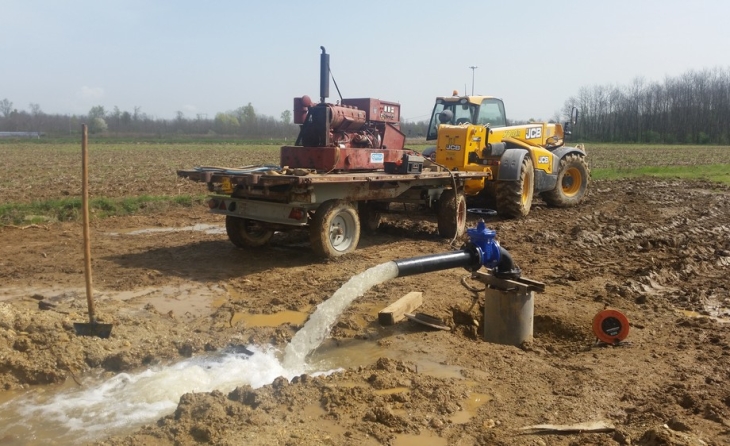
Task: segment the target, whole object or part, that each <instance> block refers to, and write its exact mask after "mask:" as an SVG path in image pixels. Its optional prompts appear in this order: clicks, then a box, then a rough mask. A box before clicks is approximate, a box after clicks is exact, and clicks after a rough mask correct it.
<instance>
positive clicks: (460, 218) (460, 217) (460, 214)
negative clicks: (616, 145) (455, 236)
mask: <svg viewBox="0 0 730 446" xmlns="http://www.w3.org/2000/svg"><path fill="white" fill-rule="evenodd" d="M457 203H458V206H459V209H458V211H457V212H456V228H457V230H456V232H457V233H458V232H459V229H460V228H463V227H465V226H466V200H457Z"/></svg>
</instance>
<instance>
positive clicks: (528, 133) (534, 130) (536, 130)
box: [525, 127, 542, 139]
mask: <svg viewBox="0 0 730 446" xmlns="http://www.w3.org/2000/svg"><path fill="white" fill-rule="evenodd" d="M541 137H542V127H530V128H529V129H527V130H525V139H535V138H541Z"/></svg>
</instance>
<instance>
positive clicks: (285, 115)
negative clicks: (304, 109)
mask: <svg viewBox="0 0 730 446" xmlns="http://www.w3.org/2000/svg"><path fill="white" fill-rule="evenodd" d="M281 122H283V123H284V124H287V125H288V124H290V123H291V110H284V111H283V112H281Z"/></svg>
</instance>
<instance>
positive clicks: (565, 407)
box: [0, 180, 730, 446]
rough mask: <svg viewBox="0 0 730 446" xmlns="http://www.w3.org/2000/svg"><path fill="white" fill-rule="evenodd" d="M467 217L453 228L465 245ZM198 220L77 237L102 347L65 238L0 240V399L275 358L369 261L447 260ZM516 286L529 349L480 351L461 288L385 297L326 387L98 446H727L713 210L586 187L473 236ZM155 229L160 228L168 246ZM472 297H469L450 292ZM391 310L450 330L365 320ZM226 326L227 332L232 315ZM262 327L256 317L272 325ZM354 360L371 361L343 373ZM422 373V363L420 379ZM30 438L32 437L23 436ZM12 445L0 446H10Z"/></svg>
mask: <svg viewBox="0 0 730 446" xmlns="http://www.w3.org/2000/svg"><path fill="white" fill-rule="evenodd" d="M474 222H475V220H474V219H471V220H470V222H469V225H470V226H473V225H474ZM222 224H223V222H222V220H221V218H220V217H217V216H213V215H210V214H208V213H206V210H205V209H204V208H203V207H202V206H201V207H200V208H197V207H195V208H173V209H171V210H169V211H168V212H165V213H162V214H150V215H145V216H131V217H114V218H107V219H94V220H93V221H92V233H91V235H92V257H93V262H92V266H93V278H94V293H95V296H96V304H97V312H98V313H99V318H100V320H101V321H102V322H109V323H113V324H114V328H113V333H112V336H111V338H109V339H104V340H102V339H97V338H88V337H77V336H76V335H75V334H74V329H73V322H84V321H86V320H87V316H86V300H85V293H84V274H83V249H82V236H81V234H82V232H81V225H80V224H79V223H78V222H74V223H68V222H66V223H48V224H39V225H31V226H14V227H13V226H6V227H0V387H1V388H2V389H4V392H0V395H2V394H3V393H6V394H7V395H8V396H7V397H3V399H2V401H7V400H10V401H12V400H11V399H10V395H11V394H12V395H14V394H15V393H14V392H16V391H19V390H22V389H28V388H30V389H35V390H37V389H43V388H49V389H50V388H52V387H53V386H52V385H55V384H58V383H62V382H66V383H71V385H73V386H76V385H77V384H75V383H74V382H73V380H75V381H78V382H79V383H80V384H79V385H84V378H85V377H86V376H88V375H91V374H93V373H95V372H99V371H103V372H104V373H105V374H106V375H107V376H111V375H113V374H116V373H119V372H123V371H124V372H133V371H139V370H144V369H145V368H147V367H154V366H157V365H158V364H166V363H168V362H169V361H176V360H180V359H183V358H185V357H191V356H197V355H204V354H207V353H208V352H213V351H216V350H220V349H223V348H224V347H226V346H230V345H238V346H273V347H274V348H276V349H283V348H284V347H285V346H286V344H287V343H288V341H289V340H290V339H291V338H292V336H293V335H294V334H295V333H296V332H297V330H299V329H300V328H301V327H302V322H303V319H302V320H301V321H298V322H291V321H287V320H282V322H281V323H268V324H253V323H248V322H246V321H247V320H246V319H245V317H244V316H245V315H248V316H250V314H251V313H253V314H264V315H265V314H268V315H281V314H285V312H295V313H301V314H303V315H304V316H303V318H306V315H307V314H310V313H311V312H313V311H314V309H315V307H316V305H317V304H319V303H321V302H322V301H324V300H326V299H328V298H329V297H330V296H331V295H332V294H333V293H334V292H335V291H336V290H337V289H338V288H339V287H340V286H341V285H342V284H343V283H344V282H346V281H347V280H348V279H349V278H350V277H351V276H353V275H355V274H358V273H360V272H362V271H364V270H366V269H368V268H370V267H372V266H375V265H378V264H380V263H383V262H387V261H389V260H395V259H401V258H406V257H412V256H417V255H422V254H429V253H439V252H444V251H449V250H451V249H452V248H451V247H450V246H449V245H448V243H447V241H445V240H443V239H441V238H439V237H438V235H437V229H436V223H435V221H411V220H403V219H397V220H389V221H386V222H384V224H383V225H382V227H381V228H380V230H379V231H378V232H377V233H375V234H373V235H368V236H363V238H362V239H361V242H360V247H359V248H358V250H357V251H356V252H355V253H354V254H351V255H348V256H345V257H344V258H338V259H336V260H331V261H322V260H319V259H317V258H316V257H315V256H314V255H313V253H312V252H311V250H310V248H309V246H308V242H307V238H306V236H300V235H297V234H296V233H291V234H287V235H282V236H280V237H278V238H276V239H275V240H274V242H273V244H272V245H271V246H268V247H265V248H261V249H257V250H249V251H245V250H240V249H237V248H235V247H234V246H233V245H232V244H231V243H230V242H229V241H228V239H227V237H226V235H225V233H224V232H221V231H220V228H221V227H222ZM487 224H488V226H489V227H491V228H493V229H496V230H497V238H498V240H499V241H500V243H501V244H502V246H504V247H505V248H507V249H508V250H509V252H510V253H511V254H512V256H513V257H514V259H515V261H516V263H517V264H518V265H519V266H520V267H521V268H522V271H523V275H524V276H526V277H528V278H530V279H534V280H538V281H541V282H544V283H545V284H546V291H545V292H544V293H542V294H538V295H537V296H536V298H535V302H536V303H535V321H534V340H533V341H532V342H528V343H525V344H523V345H521V346H519V347H512V346H502V345H495V344H491V343H487V342H485V341H483V340H482V339H481V338H480V336H479V334H478V333H479V331H478V328H477V326H476V324H479V323H480V322H481V320H482V313H481V309H480V308H481V304H482V302H483V298H484V296H483V295H482V293H480V292H474V291H472V290H470V289H469V288H467V287H465V286H464V284H463V283H462V279H463V278H464V277H465V276H466V275H467V272H466V271H465V270H459V269H452V270H446V271H441V272H435V273H429V274H425V275H418V276H410V277H404V278H397V279H394V280H390V281H388V282H385V283H383V284H381V285H378V286H376V287H374V288H373V289H371V290H370V291H368V292H366V293H365V295H364V296H363V297H361V298H359V299H357V300H356V301H355V302H354V303H353V304H352V305H351V306H350V307H349V308H348V309H347V310H346V311H345V312H344V313H343V314H342V315H341V316H340V318H339V319H338V322H337V324H336V326H335V327H334V329H333V331H332V333H331V339H330V340H329V341H327V342H326V345H323V348H327V349H329V350H330V351H331V352H333V354H334V355H337V352H338V349H343V351H344V350H345V349H347V350H348V351H350V352H355V353H350V354H349V355H350V356H345V355H344V353H343V355H342V358H343V359H342V362H341V364H339V366H340V367H342V370H340V371H338V372H335V373H332V374H330V375H327V376H320V377H311V376H307V375H303V376H301V377H296V378H295V379H292V380H291V381H290V380H287V379H277V380H275V381H274V382H273V383H271V384H267V385H264V386H263V387H259V388H255V389H254V388H251V387H250V386H240V387H238V388H236V389H235V390H233V391H231V392H230V393H226V392H217V391H216V392H212V393H188V394H185V395H184V396H183V397H182V398H181V400H180V403H179V406H178V407H177V409H176V410H174V412H171V413H170V414H169V415H168V416H166V417H164V418H162V419H160V420H158V421H153V422H150V423H147V424H146V425H144V426H142V427H141V428H135V430H134V431H131V432H126V433H121V434H118V435H116V436H114V437H111V438H105V437H104V436H103V435H102V436H101V437H98V438H97V439H96V440H94V441H98V442H99V444H107V445H132V444H135V445H136V444H159V445H162V444H180V445H187V444H198V443H209V444H218V445H222V444H225V445H239V444H248V445H276V444H278V445H320V444H332V445H345V444H348V445H349V444H353V445H354V444H372V445H378V444H382V445H392V446H397V445H411V444H419V445H426V444H435V445H446V444H448V445H495V444H496V445H594V444H605V445H611V444H622V445H626V444H641V445H700V444H710V445H720V444H729V443H730V385H728V382H730V323H728V321H730V310H729V309H728V308H730V191H729V190H728V188H726V187H723V186H718V185H715V184H711V183H705V182H698V181H673V180H632V181H628V182H623V181H622V182H609V181H596V182H593V183H592V185H591V190H590V193H589V197H588V199H587V200H586V202H585V203H584V204H583V205H581V206H580V207H577V208H573V209H551V208H547V207H546V206H544V205H543V204H542V203H541V202H538V203H537V204H536V205H534V207H533V210H532V212H531V213H530V215H529V217H528V218H526V219H524V220H504V221H501V220H497V219H495V220H491V221H487ZM170 229H176V230H175V231H171V230H170ZM463 282H464V283H466V284H467V285H469V286H470V288H472V289H473V288H475V287H477V288H478V287H479V286H480V284H479V283H475V282H473V281H470V280H468V279H466V280H463ZM410 291H421V292H423V300H424V304H423V306H422V307H421V308H420V309H419V311H422V312H424V313H427V314H430V315H433V316H435V317H438V318H440V319H442V320H443V321H444V323H445V324H446V325H448V326H449V327H450V328H451V330H449V331H445V330H431V329H428V328H427V327H424V326H421V325H418V324H414V323H413V322H410V321H407V320H406V321H404V322H401V323H399V324H396V325H395V326H392V327H382V326H380V325H379V324H378V322H377V311H378V310H379V309H382V308H383V307H385V306H387V305H388V304H390V303H392V302H393V301H395V300H396V299H398V298H399V297H401V296H403V295H404V294H406V293H408V292H410ZM605 307H609V308H613V309H617V310H619V311H621V312H622V313H624V314H625V315H626V316H627V317H628V319H629V321H630V323H631V330H630V333H629V335H628V338H627V340H626V341H627V342H626V343H625V344H624V345H622V346H618V347H605V346H604V347H601V346H596V345H595V337H594V336H593V334H592V331H591V324H592V320H593V317H594V315H595V314H596V313H598V312H599V311H600V310H602V309H604V308H605ZM239 316H240V317H239ZM273 320H276V319H275V318H274V319H273ZM358 348H361V349H362V351H367V352H369V354H371V355H372V354H373V353H372V352H375V353H374V357H372V358H370V359H363V358H358V357H357V356H358V354H357V351H358ZM424 364H434V365H435V366H434V367H430V368H429V367H426V366H425V365H424ZM590 421H603V422H605V423H606V424H608V425H611V426H613V428H608V429H607V432H600V433H590V432H571V433H561V434H527V433H525V431H523V430H521V428H523V427H526V426H530V425H536V424H547V423H550V424H557V425H566V424H574V423H581V422H590ZM28 422H29V423H33V422H36V423H37V422H38V420H29V421H28ZM26 442H27V443H31V442H30V441H29V440H28V439H24V438H17V437H15V436H14V435H13V434H12V433H6V434H4V437H3V434H0V444H27V443H26Z"/></svg>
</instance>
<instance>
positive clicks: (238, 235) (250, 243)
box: [226, 215, 274, 248]
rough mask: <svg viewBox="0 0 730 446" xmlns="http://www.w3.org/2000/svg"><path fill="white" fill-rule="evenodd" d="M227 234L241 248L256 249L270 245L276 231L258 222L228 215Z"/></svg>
mask: <svg viewBox="0 0 730 446" xmlns="http://www.w3.org/2000/svg"><path fill="white" fill-rule="evenodd" d="M226 234H228V239H229V240H230V241H231V243H233V244H234V245H236V246H238V247H239V248H256V247H259V246H264V245H265V244H267V243H269V240H271V237H273V236H274V231H272V230H271V229H267V228H266V227H265V226H263V225H262V224H261V223H260V222H258V221H256V220H250V219H248V218H241V217H233V216H231V215H226Z"/></svg>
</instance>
